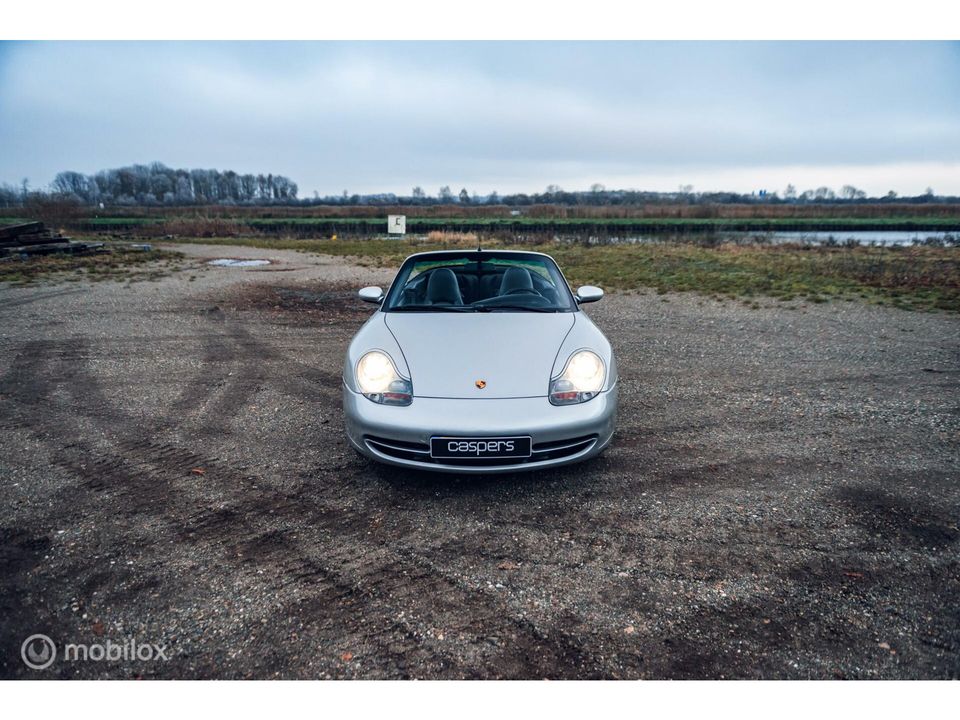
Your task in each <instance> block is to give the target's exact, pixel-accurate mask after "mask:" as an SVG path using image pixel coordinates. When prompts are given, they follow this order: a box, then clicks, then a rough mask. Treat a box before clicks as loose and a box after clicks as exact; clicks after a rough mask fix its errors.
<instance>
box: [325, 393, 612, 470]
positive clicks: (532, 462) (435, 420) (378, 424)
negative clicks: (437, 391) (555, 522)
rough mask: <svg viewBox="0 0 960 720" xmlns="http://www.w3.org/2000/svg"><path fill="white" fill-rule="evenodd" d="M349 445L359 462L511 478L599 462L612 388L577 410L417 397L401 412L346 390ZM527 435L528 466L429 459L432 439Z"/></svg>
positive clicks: (522, 401)
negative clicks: (510, 475)
mask: <svg viewBox="0 0 960 720" xmlns="http://www.w3.org/2000/svg"><path fill="white" fill-rule="evenodd" d="M343 409H344V415H345V416H346V430H347V438H348V439H349V440H350V443H351V444H352V445H353V446H354V447H355V448H356V449H357V450H358V451H359V452H361V453H362V454H363V455H366V456H367V457H368V458H371V459H373V460H377V461H379V462H383V463H388V464H391V465H399V466H402V467H409V468H418V469H421V470H432V471H437V472H449V473H464V474H466V473H475V474H476V473H483V474H489V473H511V472H522V471H527V470H537V469H541V468H548V467H557V466H559V465H567V464H569V463H574V462H580V461H581V460H587V459H588V458H591V457H594V456H595V455H598V454H599V453H600V452H601V451H602V450H603V449H604V448H605V447H606V446H607V445H608V444H609V442H610V439H611V438H612V437H613V430H614V425H615V423H616V415H617V388H616V386H614V387H613V388H611V389H610V390H608V391H606V392H602V393H600V394H599V395H597V397H595V398H593V399H592V400H588V401H587V402H585V403H580V404H578V405H562V406H556V405H551V404H550V401H549V400H548V399H547V398H545V397H538V398H509V399H496V400H458V399H441V398H417V397H415V398H414V400H413V402H412V403H411V404H410V405H408V406H406V407H396V406H389V405H379V404H377V403H374V402H371V401H370V400H367V398H365V397H364V396H363V395H361V394H359V393H355V392H353V391H352V390H350V389H349V388H348V387H346V385H344V387H343ZM515 435H529V436H530V437H531V439H532V442H533V454H532V455H531V457H530V458H529V459H526V458H525V459H523V460H517V459H515V458H514V459H509V460H507V459H503V460H495V459H477V460H454V461H449V460H433V459H432V458H431V457H430V438H432V437H434V436H443V437H467V438H483V437H509V436H515Z"/></svg>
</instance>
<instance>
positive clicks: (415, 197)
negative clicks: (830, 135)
mask: <svg viewBox="0 0 960 720" xmlns="http://www.w3.org/2000/svg"><path fill="white" fill-rule="evenodd" d="M934 202H940V203H956V202H960V197H944V196H938V195H936V194H935V193H934V191H933V189H932V188H928V189H927V191H926V192H925V193H923V194H922V195H917V196H903V197H901V196H900V195H898V194H897V193H896V192H894V191H893V190H891V191H890V192H888V193H886V194H884V195H882V196H880V197H869V196H868V195H867V193H866V192H865V191H863V190H861V189H859V188H857V187H855V186H853V185H844V186H843V187H842V188H840V190H837V191H835V190H833V189H832V188H829V187H818V188H816V189H811V190H803V191H799V190H797V189H796V188H795V187H794V186H792V185H788V186H787V187H786V188H785V189H784V190H783V191H782V192H776V191H773V192H768V191H766V190H760V191H758V192H755V193H734V192H694V190H693V188H692V187H691V186H689V185H687V186H682V187H681V188H680V189H679V190H678V191H677V192H653V191H647V190H608V189H607V188H605V187H604V186H603V185H599V184H596V185H593V186H592V187H591V188H590V189H589V190H579V191H567V190H563V189H562V188H560V187H558V186H556V185H548V186H547V189H546V190H545V191H544V192H541V193H529V194H528V193H513V194H507V195H501V194H499V193H498V192H496V191H494V192H491V193H488V194H486V195H477V194H475V193H471V192H470V191H469V190H467V188H463V189H461V190H460V192H458V193H455V192H453V191H452V190H451V189H450V187H449V186H444V187H441V188H440V190H439V191H438V192H437V194H436V195H428V194H427V193H426V192H425V191H424V190H423V189H422V188H420V187H415V188H413V190H412V191H411V193H410V194H409V195H397V194H394V193H377V194H373V195H359V194H350V193H349V192H347V191H346V190H344V191H343V193H342V194H340V195H326V196H317V195H315V196H314V197H313V198H311V199H304V200H301V201H300V204H302V205H327V206H330V205H332V206H364V205H369V206H373V207H384V206H395V205H402V206H405V207H431V206H437V205H442V206H447V207H449V206H456V207H463V208H468V207H483V206H508V207H514V208H526V207H532V206H547V205H549V206H560V207H568V208H574V207H636V206H640V205H647V206H652V205H670V206H675V205H698V206H708V205H770V204H773V205H776V204H783V205H814V204H816V205H824V204H836V205H850V204H858V203H891V204H892V203H908V204H921V203H934Z"/></svg>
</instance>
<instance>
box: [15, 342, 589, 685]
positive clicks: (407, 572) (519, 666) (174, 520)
mask: <svg viewBox="0 0 960 720" xmlns="http://www.w3.org/2000/svg"><path fill="white" fill-rule="evenodd" d="M241 335H242V333H241ZM248 340H249V338H248ZM79 348H80V344H79V343H76V342H70V343H67V344H62V343H61V344H57V343H34V344H31V345H29V346H27V347H26V348H25V349H24V350H23V351H21V353H20V354H19V355H18V357H17V360H16V361H15V363H14V367H13V369H12V371H11V372H9V373H7V374H6V375H5V376H4V377H3V378H2V380H0V388H3V389H4V390H5V391H8V390H9V389H10V388H11V387H19V388H22V389H24V390H25V392H14V394H13V399H14V401H15V404H16V405H17V406H18V407H17V411H16V412H15V413H14V418H13V419H15V420H17V421H19V423H24V424H25V426H26V427H28V428H29V429H30V430H31V432H32V433H33V434H34V436H35V437H37V438H38V439H42V440H45V441H46V442H47V444H48V445H51V446H52V448H51V449H52V451H53V454H54V458H55V462H56V463H57V464H59V465H60V466H61V467H64V468H66V469H67V470H69V471H70V472H71V473H73V474H75V475H77V476H78V477H80V478H81V479H83V483H82V485H81V486H79V487H72V488H68V489H66V490H65V491H64V492H63V493H61V495H60V498H59V502H58V505H59V506H60V507H62V508H64V509H65V510H66V511H67V512H68V514H75V513H80V512H83V511H84V510H85V509H86V508H88V507H89V506H90V505H91V504H96V505H97V506H98V507H102V505H103V502H104V499H103V498H104V495H103V494H104V493H105V494H106V497H108V498H109V503H110V505H111V507H112V508H114V510H115V512H119V514H124V515H125V514H127V513H133V514H136V515H148V516H151V517H152V518H153V519H155V520H159V521H160V522H161V524H162V525H164V526H165V528H166V531H167V533H169V534H174V535H176V536H178V537H179V539H180V540H181V542H183V543H185V544H186V543H192V544H194V545H196V543H203V544H204V545H205V546H207V547H209V548H213V549H215V550H216V551H217V552H218V553H219V554H220V555H221V556H223V557H224V559H226V560H227V561H228V562H230V563H231V565H235V563H234V560H235V558H231V557H230V555H231V553H230V549H231V548H233V547H235V546H237V545H238V544H239V545H244V544H245V546H246V547H248V548H256V547H257V538H259V537H268V536H270V533H274V532H275V531H276V529H277V526H278V524H286V525H289V526H293V527H297V526H300V525H303V524H305V523H309V527H310V528H311V530H312V531H313V532H314V533H315V534H321V535H327V536H329V537H332V538H335V539H336V543H334V544H325V545H323V546H322V547H314V548H312V549H311V548H308V547H306V546H305V545H304V544H303V543H301V542H292V541H291V542H288V543H285V544H283V546H282V549H283V553H282V557H283V562H276V560H277V557H276V552H275V545H276V543H274V544H273V546H270V547H268V549H267V552H266V558H264V559H265V560H267V561H269V560H273V561H274V562H266V568H267V569H269V570H270V572H271V575H270V576H269V577H268V578H267V580H268V581H269V582H271V583H273V584H274V585H275V587H276V589H277V591H282V590H283V589H284V587H285V586H286V585H290V584H293V585H295V586H297V587H301V588H302V587H304V586H305V587H307V588H308V589H310V588H312V587H313V586H315V585H316V584H317V582H318V581H322V583H321V585H322V587H321V592H320V593H317V594H316V595H315V597H314V601H315V603H316V605H315V606H314V607H315V608H322V607H327V601H328V599H329V598H328V593H329V588H330V587H332V588H333V591H334V594H335V595H339V596H341V597H342V596H343V595H344V594H345V593H346V594H348V595H349V596H350V597H351V598H353V597H356V598H360V599H362V603H363V612H364V613H365V614H367V615H368V617H365V620H366V621H370V620H375V621H380V622H381V623H382V624H384V623H387V622H388V621H389V627H391V628H393V633H394V635H399V637H393V638H392V645H391V646H390V647H394V648H395V651H394V652H393V655H394V660H395V661H396V662H397V663H400V661H403V663H402V667H406V668H407V671H405V672H411V671H412V670H411V668H420V670H419V671H416V672H418V673H420V672H423V668H427V667H430V666H431V662H430V661H431V659H434V664H436V659H437V658H443V661H442V662H440V663H439V665H438V666H437V667H438V671H439V668H444V667H445V668H448V669H449V672H451V673H452V675H453V676H465V677H486V676H490V675H500V674H502V675H503V676H527V675H532V676H552V677H564V676H570V677H572V676H578V677H583V676H585V675H592V674H602V666H601V664H600V663H599V662H598V661H596V660H594V659H590V658H589V657H588V656H587V655H586V654H585V653H584V652H583V651H582V650H580V649H579V648H578V647H576V645H575V644H574V643H571V642H569V641H567V640H565V639H564V638H563V636H562V635H561V634H559V633H556V632H555V631H554V632H551V633H550V637H548V636H547V634H546V633H543V632H541V631H539V630H538V629H537V628H536V627H534V626H533V625H532V624H531V623H529V622H528V621H526V620H523V619H522V618H517V617H513V616H512V615H511V613H510V611H509V608H508V607H507V606H506V605H505V604H504V603H502V602H500V601H499V600H497V599H496V598H494V597H492V596H490V595H489V594H487V593H483V592H477V591H476V590H475V589H474V588H465V587H463V586H462V584H461V583H460V582H458V581H457V580H456V579H452V578H450V577H447V576H445V575H444V574H442V573H441V572H439V571H438V569H437V568H436V567H434V566H433V565H432V564H430V563H428V562H426V561H425V558H424V555H423V554H422V553H421V552H414V551H412V550H410V549H408V548H402V547H397V546H396V542H397V541H402V537H403V535H404V527H403V526H402V525H400V526H395V527H394V528H393V534H392V537H384V538H377V539H375V540H374V541H373V544H372V545H371V539H370V537H369V528H370V527H371V524H372V523H373V522H374V521H375V516H376V515H377V510H371V509H370V508H369V506H370V505H371V504H372V505H373V507H375V508H377V507H378V506H377V505H376V504H375V503H370V502H369V498H366V499H362V501H361V503H360V504H359V505H360V506H359V507H357V505H356V504H354V505H353V506H352V507H347V508H343V507H338V506H336V505H335V504H332V503H329V502H327V501H325V500H322V499H321V498H319V497H317V496H316V495H315V494H314V493H311V492H310V488H314V487H316V485H315V484H311V485H310V486H309V487H308V486H306V485H304V484H301V486H300V487H299V488H298V489H297V490H296V491H294V492H289V491H282V490H278V489H276V488H274V487H272V486H271V485H269V484H267V483H265V482H264V481H262V480H261V479H260V478H258V477H255V476H253V475H251V474H249V473H247V472H246V471H245V469H243V468H241V467H238V466H236V465H233V464H230V463H227V462H224V461H222V460H220V459H218V458H211V457H205V456H202V455H199V454H196V453H193V452H191V451H188V450H185V449H183V448H180V447H178V446H177V445H175V444H171V443H162V442H156V441H154V440H151V439H150V438H151V437H152V436H155V435H158V434H161V433H162V432H163V431H164V430H165V429H167V428H166V427H164V426H165V425H167V422H166V421H159V422H158V423H157V426H156V427H144V426H142V425H140V426H138V425H137V424H136V422H135V421H134V420H133V419H132V418H126V417H124V414H123V413H122V411H119V410H116V409H115V408H112V406H110V404H109V403H108V402H107V400H106V397H105V394H104V393H103V392H102V388H100V386H99V384H98V381H97V379H96V378H94V377H93V376H92V374H89V373H87V372H86V370H85V366H84V365H83V364H82V363H81V362H77V360H80V359H81V357H82V353H78V352H77V350H78V349H79ZM214 352H215V351H214ZM245 352H249V353H253V354H257V355H258V356H261V357H262V348H258V343H257V342H255V341H253V342H249V343H248V345H247V347H246V348H245ZM65 359H70V360H73V362H71V363H69V368H68V371H67V372H64V370H65V369H64V368H62V367H59V365H58V363H59V364H60V365H62V362H63V361H64V360H65ZM58 370H59V371H60V372H57V371H58ZM45 371H46V372H45ZM57 377H59V378H60V379H69V383H67V386H68V387H69V389H70V391H71V397H72V398H73V400H74V404H73V407H72V408H71V409H70V410H69V411H68V410H67V409H66V408H63V407H60V406H59V405H60V404H59V403H58V404H54V403H50V402H49V399H50V397H49V396H50V394H51V390H52V389H54V384H55V382H56V378H57ZM200 387H201V386H200V383H194V384H192V385H190V386H188V387H187V388H186V389H185V391H184V392H185V394H187V396H188V397H190V398H193V399H195V398H196V396H197V394H198V392H197V390H198V388H200ZM242 393H243V390H242V389H237V390H236V391H235V392H234V397H238V398H239V397H243V394H242ZM182 399H183V396H181V400H182ZM232 402H235V401H232ZM24 411H26V412H24ZM72 413H80V414H84V415H86V416H87V417H88V418H90V419H91V420H93V421H94V422H95V423H98V424H99V425H100V426H101V427H102V429H103V431H104V433H105V434H107V435H108V437H109V438H110V439H111V441H112V442H113V445H114V447H115V448H116V451H115V452H114V451H107V450H104V449H103V448H100V447H95V446H94V445H93V444H92V443H90V442H88V441H86V440H84V439H81V440H79V441H78V442H74V443H69V444H66V445H59V446H57V445H58V443H55V442H50V440H51V437H56V436H57V431H58V430H59V429H62V428H63V427H64V425H65V424H71V417H70V415H71V414H72ZM7 415H8V416H9V413H7ZM195 466H203V467H205V468H206V475H205V476H204V483H203V486H204V490H203V492H202V493H201V495H202V496H207V497H197V493H196V492H195V486H193V485H191V484H190V483H188V482H186V480H185V479H184V478H188V477H189V476H187V475H186V473H187V468H189V467H195ZM357 467H358V468H359V466H357ZM336 484H337V483H334V484H333V485H334V487H335V486H336ZM342 484H343V483H341V485H342ZM212 485H216V493H214V494H220V495H221V496H224V497H227V498H229V500H228V501H227V502H224V503H218V504H213V505H211V504H210V502H209V499H210V498H209V497H208V496H209V495H210V491H211V486H212ZM346 485H347V486H348V487H345V488H344V490H345V492H347V493H348V492H350V491H352V492H354V493H355V492H356V490H357V489H358V487H359V485H358V483H356V482H353V483H351V482H349V479H348V482H347V483H346ZM327 489H328V491H329V490H330V489H331V488H330V486H328V488H327ZM91 493H95V494H96V497H92V496H91ZM328 494H329V492H328ZM333 495H334V496H336V495H338V493H333ZM348 497H349V495H348ZM281 537H282V536H281ZM271 547H272V548H273V549H271ZM428 552H429V549H428ZM254 557H256V554H254ZM250 562H251V558H250V553H249V552H248V554H247V556H246V558H244V560H243V564H242V565H240V566H239V567H241V568H242V567H244V566H246V567H249V563H250ZM263 565H264V563H257V570H258V571H259V570H262V569H264V567H263ZM250 580H251V581H255V582H263V580H264V578H263V577H262V576H261V575H259V573H258V574H257V575H255V576H251V578H250ZM404 618H406V619H404ZM348 626H349V624H348ZM432 627H442V628H449V629H450V630H448V632H453V633H457V634H460V635H464V634H467V635H469V637H470V638H471V642H469V643H468V644H467V645H466V647H468V648H473V647H478V646H484V645H485V643H487V640H488V638H490V637H491V636H492V637H498V638H499V637H503V638H509V639H510V642H509V644H508V645H507V646H502V647H499V648H497V649H496V650H495V651H490V653H489V654H488V655H484V656H483V657H481V658H470V657H462V656H447V655H446V654H445V652H444V650H443V649H442V648H440V647H435V646H433V643H431V642H430V641H429V637H428V633H426V632H425V631H424V628H432ZM398 643H399V645H398ZM379 652H380V648H378V649H377V653H379ZM398 667H401V665H399V664H398ZM421 676H423V675H421Z"/></svg>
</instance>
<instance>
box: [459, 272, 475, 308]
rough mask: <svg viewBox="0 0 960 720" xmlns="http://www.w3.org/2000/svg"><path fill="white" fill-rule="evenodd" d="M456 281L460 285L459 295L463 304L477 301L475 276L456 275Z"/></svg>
mask: <svg viewBox="0 0 960 720" xmlns="http://www.w3.org/2000/svg"><path fill="white" fill-rule="evenodd" d="M457 281H458V282H459V283H460V295H462V296H463V301H464V302H465V303H472V302H473V301H474V300H476V299H477V286H478V285H479V282H478V281H477V278H476V277H475V276H473V275H467V274H466V273H461V274H457Z"/></svg>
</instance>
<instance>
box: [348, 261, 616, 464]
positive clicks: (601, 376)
mask: <svg viewBox="0 0 960 720" xmlns="http://www.w3.org/2000/svg"><path fill="white" fill-rule="evenodd" d="M601 297H603V291H602V290H601V289H600V288H597V287H593V286H590V285H587V286H584V287H581V288H580V289H579V290H577V292H576V294H574V293H572V292H571V291H570V287H569V285H567V282H566V280H564V278H563V275H562V274H561V272H560V269H559V268H558V267H557V264H556V263H555V262H554V261H553V258H551V257H550V256H549V255H543V254H541V253H533V252H513V251H500V250H451V251H444V252H428V253H420V254H417V255H412V256H410V257H408V258H407V259H406V260H405V261H404V263H403V265H402V266H401V267H400V271H399V272H398V273H397V276H396V278H395V279H394V281H393V284H392V285H391V286H390V289H389V291H388V292H387V293H386V294H384V292H383V291H382V290H381V289H380V288H378V287H366V288H363V289H362V290H360V298H361V299H362V300H365V301H367V302H370V303H373V304H375V305H378V306H379V307H378V309H377V311H376V312H374V313H373V315H372V316H371V317H370V319H369V320H368V321H367V322H366V323H365V324H364V326H363V327H362V328H360V330H359V331H358V332H357V334H356V336H355V337H354V338H353V341H352V342H351V343H350V347H349V349H348V350H347V356H346V360H345V362H344V366H343V408H344V413H345V415H346V431H347V437H348V438H349V440H350V443H351V444H352V445H353V447H355V448H356V449H357V450H358V451H359V452H360V453H362V454H363V455H366V456H367V457H369V458H372V459H373V460H377V461H380V462H384V463H389V464H392V465H401V466H406V467H411V468H420V469H424V470H436V471H441V472H453V473H499V472H517V471H523V470H534V469H538V468H546V467H553V466H557V465H564V464H567V463H573V462H578V461H581V460H586V459H587V458H591V457H593V456H595V455H597V454H599V453H600V452H601V451H602V450H603V449H604V448H605V447H606V446H607V444H608V443H609V442H610V439H611V437H612V436H613V430H614V423H615V420H616V412H617V364H616V361H615V359H614V357H613V352H612V350H611V348H610V343H609V342H607V339H606V338H605V337H604V336H603V333H601V332H600V330H599V329H597V327H596V325H594V324H593V323H592V322H591V321H590V318H588V317H587V316H586V315H585V314H584V313H583V312H582V311H581V310H580V306H581V305H582V304H584V303H589V302H595V301H597V300H599V299H600V298H601Z"/></svg>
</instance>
